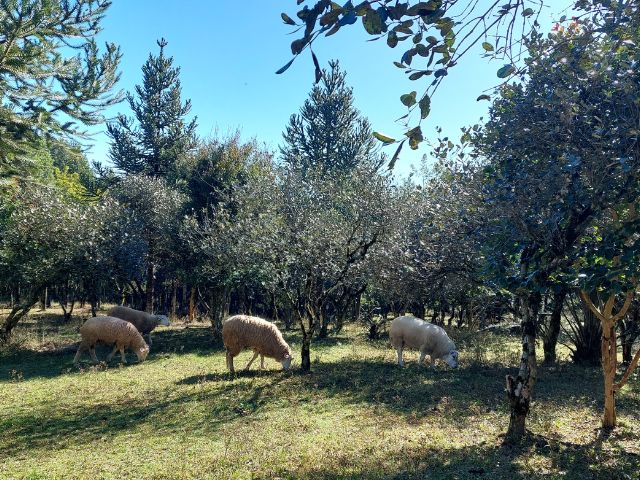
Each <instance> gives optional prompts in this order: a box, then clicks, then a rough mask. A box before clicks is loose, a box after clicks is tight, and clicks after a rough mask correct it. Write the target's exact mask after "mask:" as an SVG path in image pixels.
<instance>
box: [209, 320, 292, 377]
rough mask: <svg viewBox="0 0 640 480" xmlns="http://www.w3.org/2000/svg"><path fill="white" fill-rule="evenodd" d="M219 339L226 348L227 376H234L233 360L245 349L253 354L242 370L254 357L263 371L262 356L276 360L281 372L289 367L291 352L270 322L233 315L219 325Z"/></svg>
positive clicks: (276, 328) (247, 367)
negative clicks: (229, 374) (220, 330)
mask: <svg viewBox="0 0 640 480" xmlns="http://www.w3.org/2000/svg"><path fill="white" fill-rule="evenodd" d="M222 339H223V341H224V346H225V348H226V349H227V367H228V368H229V371H230V372H231V373H234V369H233V357H235V356H236V355H238V354H239V353H240V352H241V351H242V350H244V349H245V348H251V349H252V350H253V352H254V354H253V357H252V358H251V360H249V363H248V364H247V366H246V367H245V369H246V370H248V369H249V367H250V366H251V364H252V363H253V361H254V360H255V359H256V357H257V356H258V355H260V368H261V369H262V368H264V357H269V358H273V359H275V360H277V361H278V362H280V363H281V364H282V368H284V369H285V370H288V369H289V368H290V367H291V349H290V348H289V345H287V342H285V340H284V338H282V333H280V330H278V327H276V326H275V325H274V324H273V323H271V322H268V321H266V320H263V319H261V318H258V317H250V316H248V315H234V316H232V317H229V318H228V319H227V321H226V322H224V324H223V325H222Z"/></svg>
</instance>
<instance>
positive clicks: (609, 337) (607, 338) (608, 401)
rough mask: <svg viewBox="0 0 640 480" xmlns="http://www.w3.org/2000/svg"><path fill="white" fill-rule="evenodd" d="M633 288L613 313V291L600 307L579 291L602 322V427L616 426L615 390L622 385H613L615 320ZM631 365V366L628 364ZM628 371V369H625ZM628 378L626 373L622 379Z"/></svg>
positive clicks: (621, 314) (622, 312) (626, 305)
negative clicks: (618, 308)
mask: <svg viewBox="0 0 640 480" xmlns="http://www.w3.org/2000/svg"><path fill="white" fill-rule="evenodd" d="M634 294H635V289H632V290H629V291H628V292H627V293H626V296H625V301H624V305H623V306H622V307H621V308H620V310H619V311H618V312H617V313H616V314H614V313H613V308H614V306H615V303H616V295H615V293H613V294H611V295H609V298H607V301H606V302H605V304H604V306H603V307H602V308H601V309H600V308H598V307H597V306H596V305H595V304H594V303H593V302H592V301H591V298H590V296H589V294H588V293H587V292H585V291H581V292H580V297H581V298H582V301H583V302H584V303H585V305H587V307H588V308H589V309H590V310H591V311H592V312H593V313H594V314H595V316H596V317H597V318H598V319H599V320H600V322H601V323H602V348H601V357H602V372H603V374H604V413H603V415H602V428H605V429H611V428H614V427H615V426H616V398H615V395H616V392H617V390H619V389H620V388H622V386H623V385H624V383H623V382H620V384H618V386H616V385H615V379H616V367H617V360H618V348H617V344H616V322H617V321H618V320H620V319H621V318H623V317H624V316H625V315H626V314H627V311H628V310H629V307H630V305H631V302H632V300H633V296H634ZM630 367H631V366H630ZM627 371H628V372H629V370H627ZM626 378H628V375H627V373H625V377H624V378H623V380H625V381H626ZM616 387H617V388H616Z"/></svg>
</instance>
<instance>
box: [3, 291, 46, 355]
mask: <svg viewBox="0 0 640 480" xmlns="http://www.w3.org/2000/svg"><path fill="white" fill-rule="evenodd" d="M24 300H26V301H24ZM37 301H38V294H37V293H36V294H34V295H33V296H30V297H28V298H25V299H23V301H22V302H20V303H18V304H16V305H14V306H13V308H12V309H11V311H10V312H9V315H7V317H6V318H5V319H4V320H3V321H2V323H0V345H2V344H4V343H7V342H8V341H9V339H10V338H11V333H12V332H13V329H14V328H15V327H16V325H18V323H19V322H20V320H21V319H22V318H23V317H24V316H25V315H26V314H27V313H29V310H31V308H33V306H34V305H35V304H36V302H37Z"/></svg>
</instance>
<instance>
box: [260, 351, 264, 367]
mask: <svg viewBox="0 0 640 480" xmlns="http://www.w3.org/2000/svg"><path fill="white" fill-rule="evenodd" d="M260 370H264V355H260Z"/></svg>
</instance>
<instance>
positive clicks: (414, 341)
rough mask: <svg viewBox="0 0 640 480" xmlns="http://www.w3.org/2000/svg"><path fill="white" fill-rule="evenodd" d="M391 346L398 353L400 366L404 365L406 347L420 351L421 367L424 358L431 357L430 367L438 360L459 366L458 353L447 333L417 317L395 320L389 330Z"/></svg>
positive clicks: (455, 366) (454, 366)
mask: <svg viewBox="0 0 640 480" xmlns="http://www.w3.org/2000/svg"><path fill="white" fill-rule="evenodd" d="M389 339H390V340H391V345H393V347H394V348H395V349H396V350H397V352H398V365H400V366H402V365H404V362H403V360H402V350H403V349H404V347H408V348H413V349H416V350H419V351H420V365H422V364H423V362H424V357H425V356H426V355H429V359H430V367H431V368H433V367H434V364H435V361H436V359H441V360H444V361H445V362H446V363H447V365H449V366H450V367H453V368H457V366H458V351H457V350H456V346H455V344H454V343H453V342H452V341H451V339H450V338H449V336H448V335H447V332H445V331H444V329H443V328H441V327H439V326H438V325H434V324H432V323H429V322H425V321H424V320H421V319H419V318H416V317H412V316H404V317H398V318H395V319H394V320H393V321H392V322H391V328H390V329H389Z"/></svg>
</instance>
